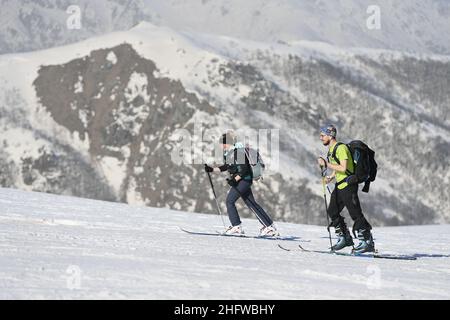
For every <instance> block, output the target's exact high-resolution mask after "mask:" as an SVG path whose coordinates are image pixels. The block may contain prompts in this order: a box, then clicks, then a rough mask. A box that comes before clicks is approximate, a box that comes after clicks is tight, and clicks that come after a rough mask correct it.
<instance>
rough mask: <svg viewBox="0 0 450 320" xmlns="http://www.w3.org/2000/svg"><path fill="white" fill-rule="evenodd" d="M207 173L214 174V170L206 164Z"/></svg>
mask: <svg viewBox="0 0 450 320" xmlns="http://www.w3.org/2000/svg"><path fill="white" fill-rule="evenodd" d="M205 171H206V172H213V171H214V168H213V167H210V166H208V165H207V164H206V163H205Z"/></svg>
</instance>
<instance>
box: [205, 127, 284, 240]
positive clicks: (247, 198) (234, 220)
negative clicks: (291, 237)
mask: <svg viewBox="0 0 450 320" xmlns="http://www.w3.org/2000/svg"><path fill="white" fill-rule="evenodd" d="M220 144H221V145H222V148H223V149H224V165H222V166H220V167H215V168H213V167H210V166H208V165H205V171H206V172H223V171H228V173H229V174H230V178H229V179H227V180H228V184H229V185H230V186H231V188H230V191H229V192H228V195H227V200H226V204H227V212H228V217H229V218H230V222H231V226H230V227H229V228H228V229H227V230H226V231H225V233H227V234H244V231H243V229H242V226H241V219H240V217H239V214H238V211H237V209H236V201H237V200H238V199H239V198H240V197H242V200H244V202H245V204H246V205H247V207H248V208H249V209H250V210H252V211H253V212H254V213H255V215H256V217H257V218H258V220H259V221H260V222H261V224H262V225H263V227H262V228H261V230H260V235H261V236H278V235H279V233H278V231H277V229H276V227H275V225H274V224H273V221H272V219H271V218H270V216H269V215H268V214H267V213H266V212H265V211H264V209H263V208H262V207H261V206H260V205H259V204H258V203H256V201H255V198H254V197H253V192H252V189H251V187H252V183H253V176H252V169H251V168H250V164H249V161H248V158H247V155H246V152H245V147H244V146H243V145H242V144H241V143H236V141H235V137H234V136H233V135H232V134H231V133H227V134H223V135H222V137H221V140H220Z"/></svg>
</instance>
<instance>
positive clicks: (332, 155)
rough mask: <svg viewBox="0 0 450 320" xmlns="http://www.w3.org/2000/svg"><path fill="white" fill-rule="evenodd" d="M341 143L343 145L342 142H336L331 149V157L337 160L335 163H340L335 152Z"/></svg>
mask: <svg viewBox="0 0 450 320" xmlns="http://www.w3.org/2000/svg"><path fill="white" fill-rule="evenodd" d="M341 145H343V143H342V142H338V143H336V146H335V147H334V150H333V153H332V154H331V157H332V158H333V159H334V161H336V162H337V164H339V165H340V164H341V162H340V161H339V159H338V158H337V157H336V152H337V149H338V148H339V146H341Z"/></svg>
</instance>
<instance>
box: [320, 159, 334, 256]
mask: <svg viewBox="0 0 450 320" xmlns="http://www.w3.org/2000/svg"><path fill="white" fill-rule="evenodd" d="M326 170H327V169H326V168H324V167H322V166H320V174H321V176H322V188H323V199H324V201H325V213H326V216H327V230H328V236H329V238H330V248H332V247H333V243H332V241H331V232H330V218H329V217H328V210H327V191H326V190H325V186H326V183H325V173H326ZM327 188H328V186H327ZM329 191H330V189H328V192H329Z"/></svg>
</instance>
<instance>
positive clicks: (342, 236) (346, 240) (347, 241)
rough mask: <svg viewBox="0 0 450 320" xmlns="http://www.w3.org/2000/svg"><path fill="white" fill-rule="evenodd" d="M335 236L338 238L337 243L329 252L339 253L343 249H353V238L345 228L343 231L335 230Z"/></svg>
mask: <svg viewBox="0 0 450 320" xmlns="http://www.w3.org/2000/svg"><path fill="white" fill-rule="evenodd" d="M336 234H337V236H338V241H337V242H336V244H335V245H333V246H332V247H331V251H339V250H342V249H344V248H345V247H353V245H354V243H353V238H352V235H351V234H350V232H349V231H348V229H347V228H345V230H344V231H342V229H341V228H339V227H338V228H336Z"/></svg>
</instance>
